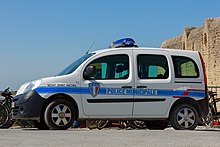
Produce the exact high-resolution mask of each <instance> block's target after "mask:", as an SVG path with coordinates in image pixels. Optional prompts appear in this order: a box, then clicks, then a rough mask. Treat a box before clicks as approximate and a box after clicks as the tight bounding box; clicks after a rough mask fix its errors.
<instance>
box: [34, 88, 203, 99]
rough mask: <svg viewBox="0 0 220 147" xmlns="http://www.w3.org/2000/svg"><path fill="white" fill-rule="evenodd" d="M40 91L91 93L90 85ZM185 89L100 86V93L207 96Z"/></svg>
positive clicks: (201, 92)
mask: <svg viewBox="0 0 220 147" xmlns="http://www.w3.org/2000/svg"><path fill="white" fill-rule="evenodd" d="M35 91H36V92H38V93H41V94H43V93H70V94H90V92H89V88H88V87H38V88H36V89H35ZM185 92H186V91H185V90H164V89H138V88H137V89H132V88H128V89H124V88H100V89H99V91H98V94H99V95H100V94H101V95H136V96H172V97H183V96H188V97H202V98H204V97H205V91H188V93H187V95H185Z"/></svg>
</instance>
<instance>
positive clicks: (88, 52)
mask: <svg viewBox="0 0 220 147" xmlns="http://www.w3.org/2000/svg"><path fill="white" fill-rule="evenodd" d="M94 44H95V41H94V42H93V44H92V45H91V46H90V48H89V49H88V51H87V52H86V54H88V53H89V51H90V49H91V48H92V47H93V45H94Z"/></svg>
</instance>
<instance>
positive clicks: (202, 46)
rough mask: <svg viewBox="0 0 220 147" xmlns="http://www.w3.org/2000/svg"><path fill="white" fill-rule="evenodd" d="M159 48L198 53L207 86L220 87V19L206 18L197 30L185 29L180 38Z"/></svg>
mask: <svg viewBox="0 0 220 147" xmlns="http://www.w3.org/2000/svg"><path fill="white" fill-rule="evenodd" d="M161 47H162V48H176V49H183V50H195V51H200V52H201V54H202V56H203V59H204V61H205V64H206V73H207V78H208V85H210V86H220V17H217V18H207V19H205V22H204V25H203V26H201V27H198V28H196V27H187V28H185V29H184V30H183V33H182V34H181V35H180V36H178V37H175V38H172V39H169V40H166V41H164V42H163V43H162V45H161ZM218 95H219V96H220V93H219V92H218Z"/></svg>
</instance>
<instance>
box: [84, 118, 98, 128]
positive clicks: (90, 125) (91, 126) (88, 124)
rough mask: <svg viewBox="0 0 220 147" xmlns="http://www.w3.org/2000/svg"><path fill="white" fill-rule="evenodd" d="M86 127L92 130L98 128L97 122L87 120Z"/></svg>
mask: <svg viewBox="0 0 220 147" xmlns="http://www.w3.org/2000/svg"><path fill="white" fill-rule="evenodd" d="M86 126H87V127H88V128H89V129H90V130H92V129H96V128H97V120H87V121H86Z"/></svg>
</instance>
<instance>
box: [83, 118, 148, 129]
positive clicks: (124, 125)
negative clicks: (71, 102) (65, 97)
mask: <svg viewBox="0 0 220 147" xmlns="http://www.w3.org/2000/svg"><path fill="white" fill-rule="evenodd" d="M86 126H87V127H88V128H89V129H96V128H97V129H99V130H101V129H103V128H106V127H111V126H116V127H118V128H120V129H130V128H131V129H146V128H147V126H146V123H145V121H140V120H119V121H110V120H87V123H86Z"/></svg>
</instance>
